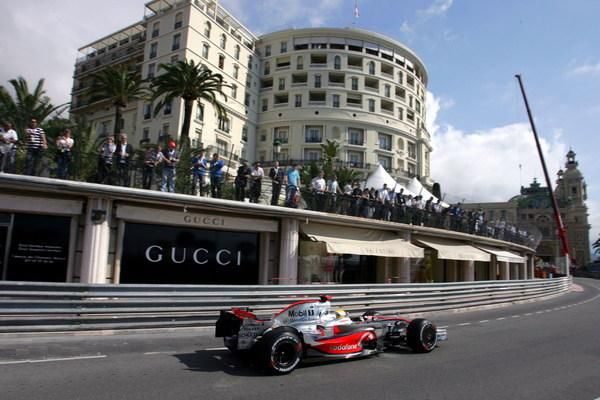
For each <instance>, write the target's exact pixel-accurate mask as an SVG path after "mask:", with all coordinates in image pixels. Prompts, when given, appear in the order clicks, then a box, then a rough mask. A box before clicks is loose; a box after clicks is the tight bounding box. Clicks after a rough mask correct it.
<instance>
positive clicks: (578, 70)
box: [568, 62, 600, 76]
mask: <svg viewBox="0 0 600 400" xmlns="http://www.w3.org/2000/svg"><path fill="white" fill-rule="evenodd" d="M570 68H571V69H570V70H569V72H568V75H571V76H582V75H600V62H598V63H596V64H582V65H578V66H571V67H570Z"/></svg>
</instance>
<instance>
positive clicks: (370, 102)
mask: <svg viewBox="0 0 600 400" xmlns="http://www.w3.org/2000/svg"><path fill="white" fill-rule="evenodd" d="M367 104H368V107H369V112H375V100H373V99H369V100H367Z"/></svg>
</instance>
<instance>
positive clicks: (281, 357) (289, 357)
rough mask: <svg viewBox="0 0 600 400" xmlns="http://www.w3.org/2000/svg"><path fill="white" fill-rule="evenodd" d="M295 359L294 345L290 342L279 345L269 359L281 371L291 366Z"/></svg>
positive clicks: (296, 356) (296, 354)
mask: <svg viewBox="0 0 600 400" xmlns="http://www.w3.org/2000/svg"><path fill="white" fill-rule="evenodd" d="M297 358H298V353H297V351H296V344H295V343H291V342H284V343H279V344H278V345H277V347H276V348H275V350H274V351H273V355H272V357H271V359H272V360H273V364H274V365H275V366H277V367H279V368H282V369H286V368H289V367H291V366H293V365H294V364H295V363H296V360H297Z"/></svg>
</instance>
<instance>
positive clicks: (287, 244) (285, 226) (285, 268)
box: [279, 218, 300, 285]
mask: <svg viewBox="0 0 600 400" xmlns="http://www.w3.org/2000/svg"><path fill="white" fill-rule="evenodd" d="M299 229H300V225H299V224H298V221H297V220H295V219H287V218H285V219H282V220H281V235H279V284H280V285H295V284H296V283H298V246H299V244H300V243H299V236H298V231H299Z"/></svg>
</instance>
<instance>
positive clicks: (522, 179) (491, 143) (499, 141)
mask: <svg viewBox="0 0 600 400" xmlns="http://www.w3.org/2000/svg"><path fill="white" fill-rule="evenodd" d="M426 104H427V112H428V119H429V122H428V129H429V130H430V133H431V135H432V145H433V148H434V153H433V154H432V157H431V160H432V161H431V164H432V165H431V169H432V177H433V179H434V180H435V181H437V182H439V183H440V184H441V186H442V191H443V192H444V193H446V199H447V201H449V202H456V201H462V200H463V199H464V201H467V202H478V201H481V202H495V201H499V202H502V201H507V200H509V199H510V198H511V197H513V196H515V195H517V194H519V192H520V187H521V186H528V185H529V184H530V183H531V182H532V180H533V178H537V180H538V182H540V183H541V184H542V185H544V186H545V185H546V183H545V179H544V175H543V172H542V168H541V164H540V161H539V157H538V154H537V149H536V146H535V141H534V139H533V135H532V133H531V129H530V126H529V124H527V123H515V124H510V125H506V126H501V127H496V128H491V129H486V130H481V131H476V132H464V131H462V130H460V129H457V128H454V127H452V126H450V125H440V124H439V122H438V121H437V120H436V119H437V114H438V113H439V110H440V109H442V108H443V106H441V104H442V101H441V100H440V99H439V98H436V97H435V96H434V95H432V94H428V96H427V102H426ZM540 142H541V145H542V150H543V152H544V157H545V158H546V165H547V166H548V168H549V174H550V179H551V180H552V181H554V179H555V177H556V175H555V173H556V171H557V169H558V167H559V166H562V165H564V156H565V154H566V153H567V151H568V148H567V146H566V145H565V144H564V143H563V142H562V140H561V132H560V131H555V132H554V135H553V137H552V139H551V140H547V139H546V138H541V140H540Z"/></svg>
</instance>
